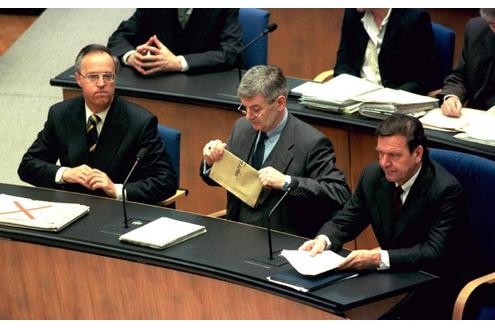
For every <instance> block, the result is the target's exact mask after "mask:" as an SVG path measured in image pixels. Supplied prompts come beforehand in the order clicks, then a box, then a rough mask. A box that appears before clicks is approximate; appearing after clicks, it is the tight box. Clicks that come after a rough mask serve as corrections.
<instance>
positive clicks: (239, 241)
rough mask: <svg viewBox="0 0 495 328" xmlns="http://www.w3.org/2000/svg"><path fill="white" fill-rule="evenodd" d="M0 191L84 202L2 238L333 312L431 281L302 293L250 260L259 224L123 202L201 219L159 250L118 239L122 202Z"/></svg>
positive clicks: (375, 276) (285, 240)
mask: <svg viewBox="0 0 495 328" xmlns="http://www.w3.org/2000/svg"><path fill="white" fill-rule="evenodd" d="M0 193H5V194H9V195H17V196H22V197H28V198H32V199H37V200H45V201H55V202H78V203H83V204H86V205H89V206H90V212H89V213H88V214H87V215H86V216H84V217H82V218H81V219H79V220H78V221H76V222H74V223H72V224H71V225H70V226H68V227H66V228H65V229H64V230H62V231H61V232H58V233H52V232H43V231H36V230H29V229H19V228H12V227H7V226H0V236H1V237H4V238H8V239H12V240H18V241H25V242H29V243H33V244H42V245H47V246H54V247H59V248H65V249H71V250H76V251H82V252H86V253H93V254H98V255H104V256H109V257H115V258H120V259H124V260H130V261H137V262H140V263H146V264H153V265H157V266H161V267H165V268H170V269H174V270H180V271H185V272H189V273H193V274H198V275H202V276H208V277H212V278H215V279H220V280H223V281H228V282H233V283H236V284H240V285H244V286H248V287H252V288H255V289H258V290H262V291H264V292H267V293H273V294H276V295H279V296H283V297H286V298H289V299H293V300H296V301H298V302H302V303H305V304H307V305H310V306H313V307H316V308H319V309H322V310H324V311H327V312H330V313H334V314H341V313H344V312H345V311H347V310H350V309H352V308H355V307H357V306H360V305H364V304H367V303H369V302H372V301H378V300H381V299H384V298H387V297H390V296H393V295H397V294H399V293H402V292H405V291H408V290H411V289H413V288H416V287H418V286H419V285H423V284H425V283H427V282H429V281H431V280H432V279H434V277H433V276H431V275H429V274H427V273H423V272H405V273H386V272H371V273H367V274H363V275H361V276H359V277H356V278H353V279H349V280H344V281H341V282H338V283H336V284H333V285H330V286H327V287H324V288H321V289H318V290H315V291H314V292H308V293H302V292H298V291H295V290H292V289H290V288H286V287H283V286H278V285H276V284H273V283H271V282H269V281H267V280H266V277H267V276H270V275H273V274H274V273H276V272H278V271H280V270H284V269H285V268H287V265H288V264H285V265H282V266H281V267H272V266H269V265H259V264H257V263H256V262H255V261H253V260H252V259H258V258H261V257H263V256H265V255H266V254H267V235H266V230H265V229H263V228H258V227H254V226H249V225H245V224H240V223H236V222H231V221H225V220H219V219H213V218H208V217H203V216H199V215H195V214H191V213H187V212H180V211H174V210H170V209H165V208H161V207H156V206H150V205H144V204H139V203H132V202H129V203H128V209H127V211H128V214H129V216H130V217H133V218H146V219H155V218H158V217H161V216H168V217H172V218H174V219H178V220H183V221H187V222H192V223H197V224H201V225H204V226H205V227H206V229H207V233H205V234H202V235H200V236H198V237H195V238H193V239H190V240H188V241H186V242H183V243H181V244H178V245H175V246H173V247H170V248H168V249H165V250H154V249H150V248H145V247H141V246H134V245H129V244H124V243H121V242H119V240H118V235H117V234H115V233H113V232H110V231H109V230H111V229H109V228H108V227H109V224H112V223H117V224H118V223H120V222H121V220H122V215H121V213H122V203H121V202H120V201H116V200H111V199H107V198H101V197H95V196H88V195H81V194H76V193H70V192H64V191H55V190H50V189H43V188H32V187H24V186H15V185H8V184H0ZM272 239H273V245H274V249H275V250H278V249H284V248H285V249H294V248H297V247H298V246H299V245H300V244H301V243H302V242H303V241H304V239H302V238H300V237H296V236H292V235H287V234H283V233H278V232H274V233H273V236H272Z"/></svg>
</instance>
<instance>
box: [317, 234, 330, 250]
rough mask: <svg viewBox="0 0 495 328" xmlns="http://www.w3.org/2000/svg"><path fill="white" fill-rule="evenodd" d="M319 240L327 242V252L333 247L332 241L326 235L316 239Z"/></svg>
mask: <svg viewBox="0 0 495 328" xmlns="http://www.w3.org/2000/svg"><path fill="white" fill-rule="evenodd" d="M317 238H320V239H323V240H324V241H325V243H326V246H325V250H327V249H329V248H330V246H332V243H331V242H330V239H328V237H327V236H326V235H318V236H316V238H315V239H317Z"/></svg>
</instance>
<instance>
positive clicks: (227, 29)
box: [108, 8, 242, 75]
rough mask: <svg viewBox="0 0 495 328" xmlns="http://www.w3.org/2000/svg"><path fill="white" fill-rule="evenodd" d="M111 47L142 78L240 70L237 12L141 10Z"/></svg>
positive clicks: (119, 30) (123, 25)
mask: <svg viewBox="0 0 495 328" xmlns="http://www.w3.org/2000/svg"><path fill="white" fill-rule="evenodd" d="M182 24H184V25H182ZM108 47H109V48H110V50H111V51H112V53H114V54H115V55H116V56H117V57H119V58H120V59H121V60H122V62H123V63H124V64H125V65H129V66H132V67H134V68H135V69H136V70H137V71H138V72H140V73H141V74H143V75H149V74H154V73H157V72H171V71H175V72H191V73H197V72H203V71H218V70H225V69H229V68H232V67H238V66H239V65H240V64H241V59H240V58H241V57H240V56H239V55H238V52H239V50H240V49H241V48H242V29H241V26H240V25H239V9H204V8H195V9H191V8H189V9H182V8H179V9H177V8H161V9H156V8H155V9H137V10H136V12H135V13H134V14H133V15H132V16H131V18H129V19H128V20H126V21H123V22H122V23H121V24H120V25H119V27H118V28H117V30H116V31H115V32H114V33H113V34H112V35H111V36H110V38H109V39H108Z"/></svg>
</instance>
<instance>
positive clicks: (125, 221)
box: [122, 158, 140, 229]
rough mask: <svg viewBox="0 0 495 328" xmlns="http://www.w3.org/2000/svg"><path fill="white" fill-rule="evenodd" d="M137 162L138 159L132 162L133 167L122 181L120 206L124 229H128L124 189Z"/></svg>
mask: <svg viewBox="0 0 495 328" xmlns="http://www.w3.org/2000/svg"><path fill="white" fill-rule="evenodd" d="M139 160H140V158H137V159H136V161H135V162H134V165H133V166H132V168H131V170H130V171H129V174H128V175H127V177H126V178H125V180H124V184H123V185H122V206H123V207H124V228H126V229H128V228H129V224H128V220H127V209H126V206H125V200H126V198H127V196H126V193H125V187H126V186H127V181H128V180H129V178H130V176H131V174H132V172H133V171H134V169H135V168H136V166H137V165H138V163H139Z"/></svg>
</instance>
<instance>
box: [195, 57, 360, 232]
mask: <svg viewBox="0 0 495 328" xmlns="http://www.w3.org/2000/svg"><path fill="white" fill-rule="evenodd" d="M237 94H238V96H239V97H240V98H241V102H242V104H241V105H240V106H239V110H240V111H241V112H242V113H243V114H244V115H245V116H244V117H242V118H240V119H239V120H237V122H236V123H235V125H234V127H233V129H232V132H231V135H230V137H229V139H228V141H227V144H225V143H223V142H222V141H221V140H211V141H209V142H208V143H207V144H206V145H205V147H204V148H203V159H204V160H203V161H202V163H201V168H200V174H201V176H202V178H203V179H204V180H205V181H206V182H207V183H208V184H211V185H216V184H215V183H214V182H213V181H212V180H211V179H209V178H208V173H209V168H210V167H211V165H212V164H213V162H215V161H218V160H220V159H221V158H222V155H223V150H224V148H225V147H226V148H227V149H229V150H230V151H231V152H232V153H234V154H235V155H237V156H238V157H240V158H241V159H242V160H243V161H245V162H247V163H249V164H251V165H252V166H253V167H255V168H256V169H258V170H259V178H260V180H261V183H262V184H263V186H264V187H265V188H264V189H263V191H262V193H261V195H260V198H259V200H258V204H257V205H256V207H255V208H251V207H249V206H248V205H246V204H244V203H243V202H242V201H241V200H239V199H238V198H237V197H235V196H234V195H233V194H230V193H229V194H228V196H227V198H228V199H227V218H228V219H230V220H234V221H241V222H245V223H249V224H254V225H258V226H264V227H266V226H267V217H268V213H269V212H270V210H271V209H272V208H273V207H274V206H275V204H276V203H277V201H278V200H279V199H280V198H281V196H282V195H283V193H284V192H285V191H286V190H287V189H288V187H289V185H290V184H291V182H292V181H297V183H298V184H297V187H296V188H295V189H294V190H292V192H291V193H290V194H289V196H288V197H287V199H286V200H285V202H284V203H282V204H280V206H279V207H278V208H277V209H276V210H275V212H274V213H273V214H272V216H271V223H272V228H274V229H276V230H280V231H284V232H288V233H292V234H296V235H301V236H310V235H311V234H312V233H316V231H318V229H319V228H320V227H321V226H322V224H323V223H324V222H325V221H326V220H327V219H328V216H326V213H329V212H332V211H335V210H338V209H340V208H341V207H342V205H343V204H344V203H345V202H346V201H347V199H348V198H349V197H350V190H349V187H348V186H347V184H346V182H345V177H344V174H343V173H342V172H341V171H340V170H339V169H337V167H336V166H335V153H334V151H333V146H332V143H331V142H330V140H328V138H327V137H326V136H324V135H323V134H322V133H321V132H320V131H318V130H316V129H315V128H313V127H312V126H310V125H308V124H307V123H304V122H302V121H301V120H299V119H298V118H296V117H294V116H293V115H292V114H290V113H289V112H288V111H287V108H286V103H287V94H288V89H287V81H286V79H285V76H284V75H283V73H282V71H281V70H280V68H278V67H276V66H265V65H259V66H255V67H253V68H251V69H250V70H248V71H247V72H246V74H245V75H244V76H243V78H242V80H241V82H240V85H239V88H238V90H237ZM260 138H261V142H260V144H259V145H258V140H259V139H260ZM257 147H264V151H263V152H262V156H260V163H258V164H256V163H255V162H256V160H254V161H253V159H254V158H253V157H257V156H254V154H255V153H256V149H255V148H257ZM261 149H262V148H261Z"/></svg>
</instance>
